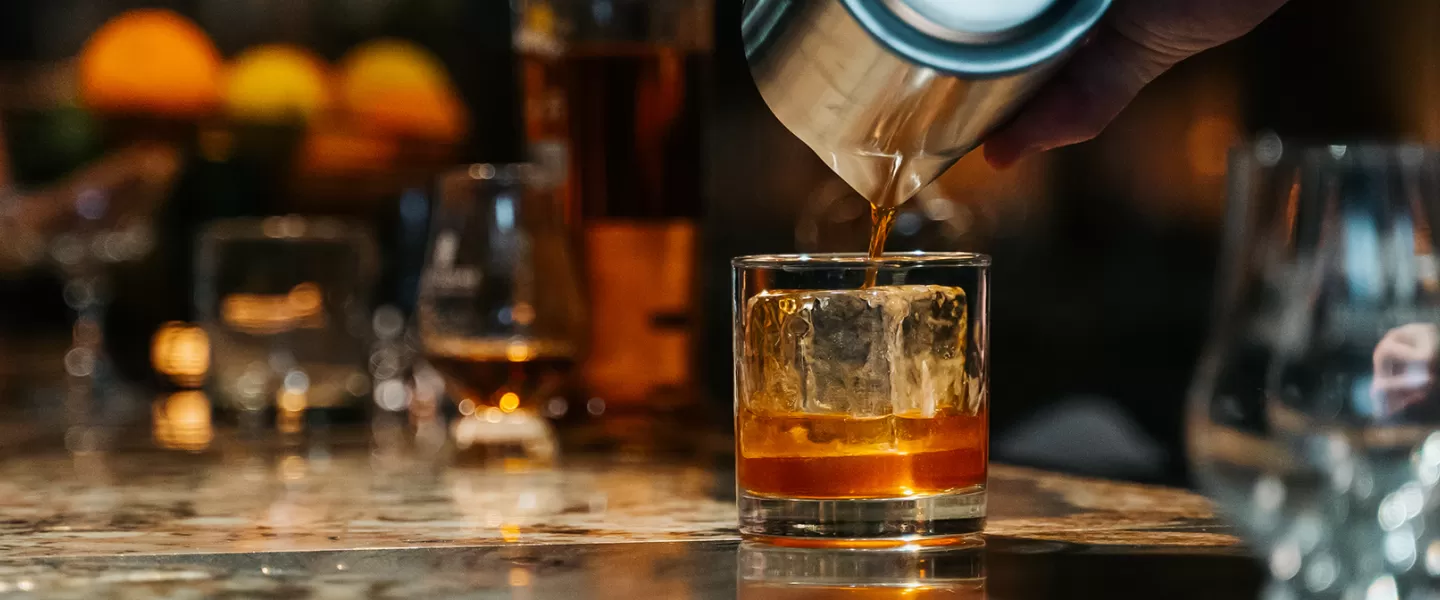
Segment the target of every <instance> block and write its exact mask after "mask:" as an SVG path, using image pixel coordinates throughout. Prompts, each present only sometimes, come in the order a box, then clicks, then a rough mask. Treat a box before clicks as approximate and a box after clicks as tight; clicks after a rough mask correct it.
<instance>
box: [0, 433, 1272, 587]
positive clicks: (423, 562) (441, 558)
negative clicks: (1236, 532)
mask: <svg viewBox="0 0 1440 600" xmlns="http://www.w3.org/2000/svg"><path fill="white" fill-rule="evenodd" d="M254 450H255V449H254V448H250V449H249V450H246V449H245V448H244V447H242V446H233V445H228V444H224V443H222V444H218V445H217V446H216V447H214V448H212V449H211V450H210V451H207V452H201V453H186V452H176V451H159V450H153V449H150V450H140V449H132V450H127V451H120V452H112V453H109V454H90V455H86V454H76V455H71V454H66V453H56V454H30V455H25V456H10V457H8V458H5V459H3V460H0V598H9V597H20V598H30V597H46V598H101V597H156V598H181V597H184V598H191V597H235V598H252V597H258V598H282V597H283V598H318V597H346V598H412V597H425V598H430V599H432V600H440V599H446V598H489V597H497V598H500V597H503V598H515V599H521V598H587V597H589V598H616V599H621V598H623V599H625V600H633V599H634V598H651V597H653V598H667V599H668V598H696V599H708V598H735V597H740V598H745V599H747V600H773V599H775V598H807V599H808V598H897V599H898V598H908V599H911V600H913V599H915V598H966V599H975V598H987V597H988V598H1005V599H1017V600H1019V599H1028V598H1049V597H1055V596H1054V595H1055V594H1061V593H1063V594H1064V595H1066V596H1067V597H1071V598H1073V597H1081V598H1086V597H1097V598H1098V597H1106V598H1115V597H1120V598H1124V597H1153V596H1152V595H1151V594H1162V593H1163V594H1165V595H1169V596H1177V597H1182V598H1183V597H1197V598H1198V597H1212V596H1203V595H1197V594H1199V593H1200V592H1202V591H1203V592H1205V593H1208V594H1212V595H1214V594H1218V595H1215V596H1213V597H1231V596H1236V595H1243V594H1246V593H1249V591H1250V590H1252V589H1253V588H1254V587H1255V586H1256V585H1258V577H1259V569H1258V568H1257V567H1256V566H1255V565H1254V564H1253V563H1252V562H1251V561H1250V560H1249V559H1247V558H1245V557H1244V556H1243V554H1241V552H1240V550H1239V548H1238V543H1237V541H1236V539H1235V538H1234V537H1232V536H1231V535H1230V534H1229V532H1228V531H1227V530H1226V529H1225V528H1224V527H1222V526H1220V525H1219V524H1218V522H1217V520H1216V518H1215V516H1214V515H1213V513H1212V510H1211V506H1210V504H1209V502H1208V501H1206V500H1205V499H1203V498H1200V497H1198V496H1195V495H1192V494H1190V493H1187V492H1185V491H1182V490H1174V489H1166V488H1155V487H1146V486H1137V485H1130V484H1122V483H1114V482H1105V481H1096V480H1087V479H1079V478H1074V477H1068V476H1063V475H1056V474H1051V473H1045V472H1039V471H1033V470H1027V469H1019V468H1013V467H1006V466H999V465H996V466H993V468H992V472H991V496H990V512H991V518H990V523H989V526H988V528H987V535H986V536H985V538H984V539H983V540H982V539H976V540H974V543H971V544H967V545H963V546H961V547H959V548H956V547H953V546H952V547H946V548H943V549H936V550H933V551H932V550H926V551H925V553H923V554H922V555H909V556H908V557H906V558H900V559H895V558H894V557H895V556H896V555H894V554H889V555H887V554H885V553H880V554H876V553H875V551H873V550H871V551H859V552H857V551H854V550H851V551H844V550H833V549H796V548H786V549H775V548H769V547H765V546H757V545H754V544H753V543H746V544H743V545H742V544H741V543H740V540H739V536H738V535H737V534H736V531H735V506H734V475H733V471H732V467H733V459H732V458H730V457H728V456H723V455H716V456H711V457H708V458H706V459H703V460H659V459H644V458H634V457H632V458H628V459H626V458H617V457H609V458H603V457H598V456H570V457H567V459H566V460H565V461H563V462H562V463H561V464H560V465H559V466H555V467H546V468H539V467H533V466H527V465H525V464H521V463H510V464H505V463H500V464H497V465H495V466H492V467H490V468H473V467H472V468H460V467H454V466H447V465H443V464H439V463H435V462H427V461H424V460H420V459H417V458H414V457H409V458H406V457H400V456H395V455H393V454H387V453H384V452H380V451H376V450H372V449H370V448H368V447H366V445H364V444H354V445H349V446H347V445H343V444H332V445H328V446H316V447H312V448H311V449H309V450H306V451H301V450H298V449H291V450H288V451H287V450H280V449H274V448H271V449H268V450H262V451H254ZM1147 565H1148V566H1147ZM1107 569H1109V570H1111V571H1113V572H1112V573H1110V575H1109V576H1108V577H1109V578H1110V579H1119V580H1122V581H1125V582H1128V585H1130V586H1131V587H1132V588H1133V590H1136V595H1134V596H1131V595H1128V592H1127V593H1105V594H1099V595H1092V594H1091V593H1090V592H1089V591H1087V590H1094V591H1097V592H1096V593H1097V594H1098V593H1099V591H1103V590H1112V591H1113V590H1114V589H1116V588H1115V584H1114V583H1113V582H1112V583H1107V576H1106V575H1105V574H1106V572H1107Z"/></svg>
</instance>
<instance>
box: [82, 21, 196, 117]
mask: <svg viewBox="0 0 1440 600" xmlns="http://www.w3.org/2000/svg"><path fill="white" fill-rule="evenodd" d="M78 71H79V83H80V98H81V100H82V101H83V102H84V103H85V105H86V106H88V107H90V108H91V109H94V110H97V111H101V112H117V113H147V114H158V115H164V116H178V117H194V116H198V115H202V114H205V113H207V112H209V111H211V110H213V109H214V108H215V106H216V104H217V103H218V101H219V95H220V93H219V88H220V79H221V71H222V66H221V59H220V53H219V51H217V50H216V49H215V45H214V43H212V42H211V41H210V38H209V36H207V35H205V32H204V31H202V30H201V29H200V27H199V26H197V25H195V24H194V23H193V22H191V21H190V20H189V19H186V18H185V17H183V16H180V15H179V14H177V13H174V12H172V11H169V10H163V9H137V10H131V11H127V12H125V13H122V14H120V15H119V16H116V17H115V18H113V19H111V20H110V21H108V22H106V23H105V24H104V25H103V26H101V27H100V29H98V30H96V31H95V33H94V34H93V35H91V36H90V39H89V40H87V41H86V43H85V46H84V48H82V49H81V51H80V56H79V57H78Z"/></svg>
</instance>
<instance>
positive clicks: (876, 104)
mask: <svg viewBox="0 0 1440 600" xmlns="http://www.w3.org/2000/svg"><path fill="white" fill-rule="evenodd" d="M1109 4H1110V0H746V2H745V7H744V19H743V25H742V27H743V30H744V39H745V51H746V56H747V58H748V59H749V61H750V67H751V72H752V74H753V75H754V77H755V82H756V84H757V85H758V86H759V89H760V92H761V94H762V95H763V96H764V97H765V101H766V103H768V104H769V106H770V110H771V111H773V112H774V113H775V115H776V116H777V117H779V119H780V121H781V122H782V123H784V124H785V126H786V127H788V128H789V129H790V131H792V132H793V133H794V134H795V135H796V136H798V137H799V138H800V139H801V140H803V141H804V142H805V143H806V144H808V145H809V146H810V147H811V148H812V149H814V150H815V152H816V153H818V154H819V155H820V157H821V158H822V159H824V160H825V161H826V163H828V164H829V165H830V167H831V168H832V169H834V170H835V172H836V173H838V174H839V175H840V176H841V177H842V178H844V179H845V181H846V182H848V183H849V184H850V185H851V186H853V187H854V188H855V189H856V191H858V192H860V193H861V194H863V195H864V196H865V197H866V198H868V199H869V200H870V201H871V203H872V204H875V205H876V206H879V207H887V206H895V205H898V204H900V203H902V202H904V201H905V200H907V199H909V198H910V197H911V196H912V195H914V194H915V192H917V191H919V190H920V189H921V188H923V187H924V186H926V185H928V184H929V183H930V182H931V181H933V180H934V179H935V178H936V177H939V176H940V174H941V173H943V172H944V171H945V170H946V169H948V168H949V167H950V166H951V165H953V164H955V162H956V161H958V160H960V158H961V157H963V156H964V155H965V154H966V153H968V152H970V151H971V150H973V149H975V147H976V146H978V145H980V143H981V142H982V141H983V139H984V136H985V135H987V134H988V133H989V132H990V131H991V130H992V129H994V128H995V127H996V126H997V125H1000V124H1001V123H1002V122H1003V121H1005V120H1006V119H1007V118H1009V117H1010V116H1011V115H1012V114H1013V113H1014V111H1015V109H1017V108H1019V106H1020V105H1021V104H1022V103H1024V102H1025V100H1027V99H1028V98H1029V96H1030V94H1031V93H1032V92H1033V91H1034V90H1035V89H1036V88H1037V87H1038V86H1039V84H1041V83H1043V82H1044V81H1045V80H1046V79H1047V78H1048V77H1049V76H1050V75H1051V74H1052V73H1053V72H1054V71H1055V70H1056V67H1057V66H1058V65H1059V64H1060V63H1061V62H1063V61H1064V60H1065V58H1066V57H1067V56H1068V55H1069V53H1070V52H1071V51H1072V50H1073V49H1075V48H1076V47H1077V46H1078V45H1079V44H1080V43H1081V42H1082V41H1083V40H1084V38H1085V36H1086V34H1087V33H1088V32H1089V31H1090V30H1091V29H1092V28H1093V27H1094V26H1095V24H1096V23H1097V22H1098V21H1099V20H1100V18H1101V16H1102V15H1103V14H1104V13H1105V10H1106V9H1107V8H1108V7H1109Z"/></svg>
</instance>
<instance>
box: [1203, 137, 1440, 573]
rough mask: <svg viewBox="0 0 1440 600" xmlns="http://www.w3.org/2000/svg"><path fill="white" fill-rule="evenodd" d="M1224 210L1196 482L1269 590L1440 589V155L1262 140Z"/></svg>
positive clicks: (1247, 157)
mask: <svg viewBox="0 0 1440 600" xmlns="http://www.w3.org/2000/svg"><path fill="white" fill-rule="evenodd" d="M1230 203H1231V206H1230V218H1229V221H1228V223H1227V227H1226V235H1227V236H1228V239H1227V241H1226V244H1225V247H1224V256H1223V257H1222V260H1223V262H1222V268H1221V277H1220V279H1219V289H1220V292H1219V298H1218V305H1219V309H1220V310H1219V313H1218V314H1217V320H1216V324H1215V332H1214V333H1215V335H1214V338H1213V340H1212V343H1211V345H1210V347H1209V349H1208V351H1207V353H1206V355H1205V357H1204V358H1203V360H1202V364H1201V367H1200V370H1199V373H1198V375H1197V378H1196V382H1195V386H1194V388H1193V390H1192V398H1191V403H1190V410H1189V436H1190V440H1189V442H1190V451H1191V457H1192V460H1193V463H1194V466H1195V468H1196V472H1197V475H1198V477H1199V478H1200V481H1201V483H1202V484H1203V485H1204V486H1205V487H1206V489H1207V491H1208V492H1209V493H1210V494H1211V495H1212V496H1213V497H1214V498H1216V499H1217V500H1218V501H1219V504H1220V507H1221V508H1222V509H1223V510H1225V511H1226V512H1227V513H1228V514H1229V516H1230V517H1231V518H1232V519H1233V520H1234V521H1235V522H1236V523H1237V524H1238V525H1239V526H1240V528H1241V530H1242V532H1243V533H1244V534H1245V535H1247V536H1248V537H1249V541H1250V542H1251V545H1252V547H1253V548H1254V550H1255V552H1257V553H1259V554H1261V555H1263V559H1264V561H1265V563H1266V565H1267V566H1268V568H1269V572H1270V575H1271V578H1272V580H1271V583H1270V585H1269V587H1268V588H1267V590H1266V597H1267V598H1364V599H1367V600H1376V599H1381V598H1384V599H1401V598H1422V597H1423V598H1434V597H1436V596H1435V595H1434V591H1433V590H1436V589H1437V585H1440V578H1437V576H1440V510H1436V507H1437V501H1440V494H1436V492H1435V485H1436V483H1437V481H1440V433H1437V432H1440V387H1437V385H1436V378H1435V376H1436V367H1437V352H1440V262H1437V258H1436V254H1435V252H1436V242H1437V238H1436V233H1437V232H1436V229H1435V226H1436V225H1437V222H1436V219H1437V212H1436V211H1437V210H1440V153H1437V151H1436V150H1433V149H1426V148H1419V147H1382V146H1322V147H1302V148H1292V147H1289V146H1286V145H1284V144H1283V143H1282V142H1281V141H1280V140H1278V139H1276V138H1273V137H1270V138H1265V139H1262V140H1260V141H1259V142H1258V143H1256V144H1255V145H1254V146H1252V147H1249V148H1245V149H1243V150H1239V151H1237V152H1236V153H1235V154H1234V155H1233V157H1232V164H1231V198H1230Z"/></svg>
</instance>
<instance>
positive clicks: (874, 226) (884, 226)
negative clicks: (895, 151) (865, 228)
mask: <svg viewBox="0 0 1440 600" xmlns="http://www.w3.org/2000/svg"><path fill="white" fill-rule="evenodd" d="M908 163H909V159H907V158H901V159H900V161H899V163H898V164H896V165H895V169H894V170H893V171H891V172H890V177H889V179H888V180H887V181H886V182H885V187H883V188H881V190H880V194H879V195H878V196H876V197H875V198H872V199H870V268H868V269H866V270H865V288H866V289H868V288H872V287H875V283H876V279H877V278H878V277H879V275H880V265H879V263H878V261H879V260H880V257H882V256H884V255H885V242H886V240H888V239H890V229H891V228H892V227H893V226H894V225H895V215H896V213H898V212H899V211H900V205H902V204H904V203H905V202H906V201H907V200H909V199H910V198H909V197H908V195H906V196H903V197H902V196H901V194H904V192H902V191H900V179H901V177H903V176H904V173H905V167H906V165H907V164H908Z"/></svg>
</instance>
